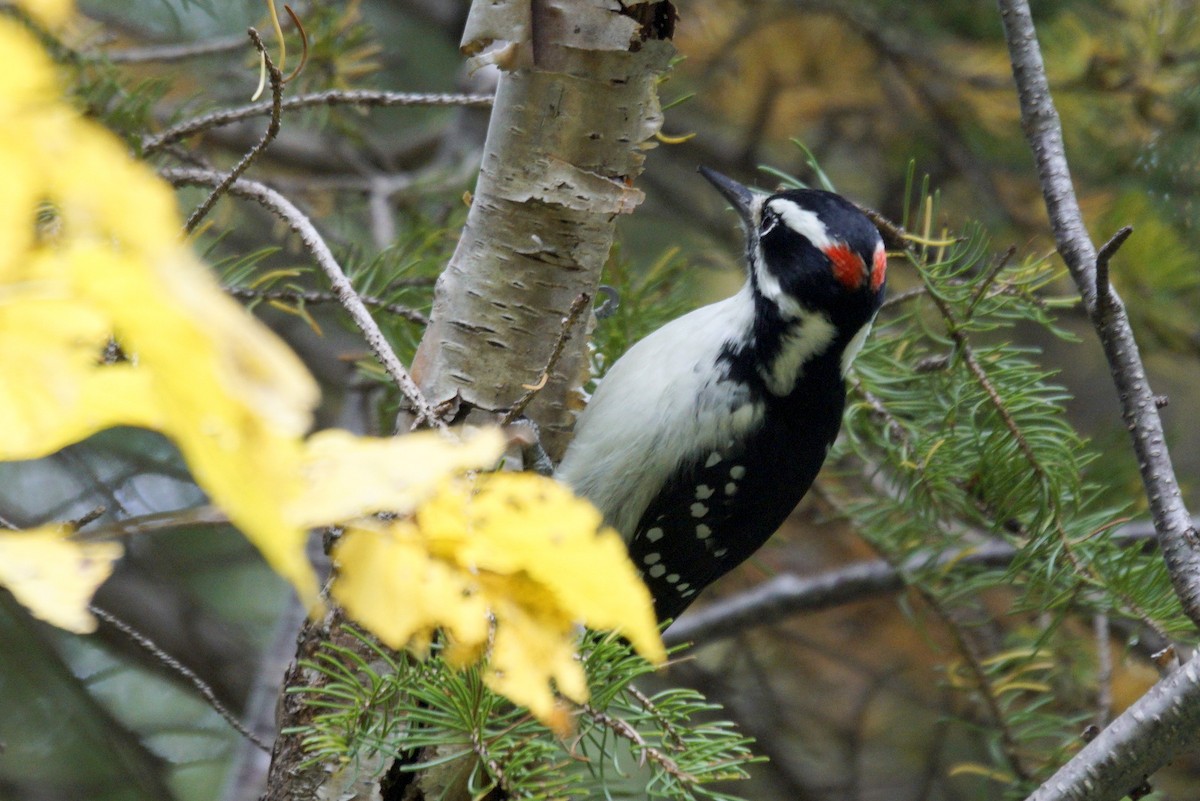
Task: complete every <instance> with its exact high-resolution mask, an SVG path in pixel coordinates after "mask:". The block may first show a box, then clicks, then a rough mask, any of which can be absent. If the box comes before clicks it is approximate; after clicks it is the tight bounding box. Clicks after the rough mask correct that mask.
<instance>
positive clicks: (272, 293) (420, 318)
mask: <svg viewBox="0 0 1200 801" xmlns="http://www.w3.org/2000/svg"><path fill="white" fill-rule="evenodd" d="M225 291H226V292H228V293H229V294H230V295H233V296H234V297H235V298H241V299H242V300H286V301H291V302H293V303H337V302H338V297H337V295H335V294H333V293H332V292H318V291H314V290H302V289H251V288H250V287H245V286H227V287H225ZM358 297H359V298H360V299H361V300H362V302H363V304H364V305H367V306H370V307H372V308H375V309H379V310H380V311H383V312H387V313H388V314H394V315H396V316H397V317H401V318H403V319H405V320H408V321H409V322H413V323H417V324H418V325H429V318H428V317H426V316H425V315H424V314H422V313H421V312H419V311H417V310H416V309H413V308H410V307H408V306H402V305H400V304H399V303H390V302H388V301H386V300H384V299H383V298H377V297H375V296H374V295H361V294H360V295H359V296H358Z"/></svg>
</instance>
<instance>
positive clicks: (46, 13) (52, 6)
mask: <svg viewBox="0 0 1200 801" xmlns="http://www.w3.org/2000/svg"><path fill="white" fill-rule="evenodd" d="M16 2H17V8H22V9H24V10H25V11H28V12H29V13H30V14H31V15H32V16H33V17H34V18H35V19H37V20H39V21H40V22H41V23H42V24H43V25H60V24H62V23H63V21H64V20H66V18H67V17H68V16H69V15H70V13H71V10H72V9H73V8H74V7H75V4H74V3H73V2H71V0H16Z"/></svg>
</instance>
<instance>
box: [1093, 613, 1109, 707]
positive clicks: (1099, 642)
mask: <svg viewBox="0 0 1200 801" xmlns="http://www.w3.org/2000/svg"><path fill="white" fill-rule="evenodd" d="M1092 633H1093V635H1094V636H1095V638H1096V715H1095V717H1094V718H1093V719H1092V722H1093V723H1095V724H1096V726H1097V727H1098V728H1101V729H1102V728H1104V727H1105V726H1107V725H1108V721H1109V720H1111V719H1112V705H1113V697H1112V678H1113V661H1112V643H1111V642H1109V640H1110V639H1111V637H1112V635H1111V626H1109V624H1108V614H1107V613H1106V612H1097V613H1096V614H1094V615H1092Z"/></svg>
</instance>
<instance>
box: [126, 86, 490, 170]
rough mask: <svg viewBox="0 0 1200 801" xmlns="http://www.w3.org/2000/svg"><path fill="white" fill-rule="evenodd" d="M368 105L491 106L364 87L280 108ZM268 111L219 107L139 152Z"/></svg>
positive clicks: (481, 100)
mask: <svg viewBox="0 0 1200 801" xmlns="http://www.w3.org/2000/svg"><path fill="white" fill-rule="evenodd" d="M340 105H351V106H371V107H376V108H389V107H392V106H465V107H469V108H488V107H490V106H491V105H492V96H491V95H479V94H476V95H469V94H425V93H421V92H379V91H372V90H367V89H329V90H326V91H324V92H313V93H311V94H306V95H297V96H296V97H291V98H288V99H287V100H285V101H283V104H282V106H281V110H282V111H296V110H297V109H304V108H312V107H314V106H340ZM270 113H271V103H270V102H261V103H251V104H249V105H246V106H239V107H237V108H230V109H221V110H219V111H214V112H212V113H210V114H204V115H202V116H199V117H194V118H192V119H190V120H184V121H183V122H181V123H178V124H176V125H173V126H171V127H170V128H168V129H167V130H165V131H163V132H162V133H158V134H153V135H149V136H146V137H144V138H143V139H142V152H143V153H147V154H149V153H153V152H154V151H156V150H159V149H160V148H162V147H163V146H165V145H168V144H170V143H172V142H177V141H179V140H180V139H186V138H187V137H189V136H192V135H194V134H198V133H202V132H204V131H207V130H210V129H212V128H219V127H220V126H222V125H231V124H232V123H235V122H241V121H242V120H247V119H251V118H253V117H261V116H263V115H266V114H270Z"/></svg>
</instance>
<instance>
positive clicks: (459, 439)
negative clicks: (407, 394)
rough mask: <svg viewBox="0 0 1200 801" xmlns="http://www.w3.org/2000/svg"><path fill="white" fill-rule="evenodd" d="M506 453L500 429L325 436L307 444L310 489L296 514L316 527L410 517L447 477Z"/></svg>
mask: <svg viewBox="0 0 1200 801" xmlns="http://www.w3.org/2000/svg"><path fill="white" fill-rule="evenodd" d="M503 450H504V436H503V435H502V434H501V433H500V431H499V430H498V429H484V430H478V431H475V432H472V433H471V434H470V435H464V434H462V433H459V434H456V435H450V436H447V435H445V434H441V433H439V432H436V431H427V432H420V433H416V434H409V435H407V436H404V437H392V438H383V439H373V438H370V437H356V436H354V435H352V434H349V433H347V432H345V431H338V430H329V431H321V432H319V433H317V434H314V435H313V436H312V437H310V438H309V440H308V441H307V443H305V452H304V466H303V471H304V483H305V489H304V491H303V493H301V495H300V496H299V497H297V498H296V500H295V502H294V503H293V505H292V507H291V514H292V516H293V518H294V519H295V520H296V521H297V522H301V523H304V524H306V525H310V526H311V525H324V524H328V523H330V522H333V521H339V520H352V519H354V518H356V517H362V516H363V515H366V514H370V513H372V512H379V511H390V512H397V513H407V512H410V511H412V509H413V507H414V506H416V504H417V503H419V502H420V501H421V500H423V499H424V498H425V497H426V496H428V495H429V494H430V493H431V492H432V491H433V490H434V489H435V488H436V487H437V486H438V485H439V484H440V483H441V482H442V481H444V480H445V477H446V476H447V475H449V474H452V473H456V472H461V471H463V470H469V469H476V468H482V467H490V466H491V465H492V464H494V463H495V461H496V460H497V459H498V458H500V454H501V453H502V452H503Z"/></svg>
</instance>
